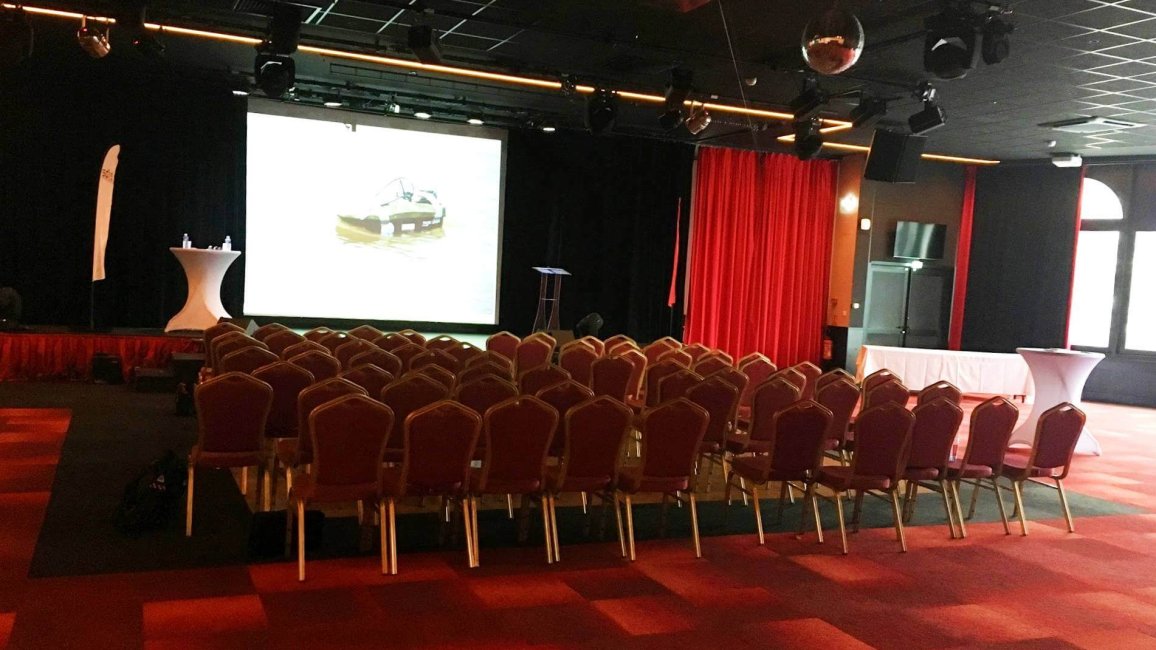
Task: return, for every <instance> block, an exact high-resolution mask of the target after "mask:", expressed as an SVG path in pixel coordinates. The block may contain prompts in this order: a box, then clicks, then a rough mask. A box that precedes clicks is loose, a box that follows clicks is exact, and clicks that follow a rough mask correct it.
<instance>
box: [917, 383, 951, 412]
mask: <svg viewBox="0 0 1156 650" xmlns="http://www.w3.org/2000/svg"><path fill="white" fill-rule="evenodd" d="M941 398H942V399H946V400H947V401H949V402H951V403H952V404H955V405H956V406H959V404H960V402H962V401H963V392H962V391H960V390H959V389H958V388H956V387H955V385H954V384H952V383H951V382H949V381H937V382H935V383H934V384H931V385H930V386H928V387H926V388H924V389H923V390H921V391H919V394H918V395H916V397H915V405H916V406H922V405H923V404H930V403H932V402H934V401H935V400H937V399H941Z"/></svg>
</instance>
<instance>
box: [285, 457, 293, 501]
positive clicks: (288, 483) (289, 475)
mask: <svg viewBox="0 0 1156 650" xmlns="http://www.w3.org/2000/svg"><path fill="white" fill-rule="evenodd" d="M292 491H293V468H292V467H289V466H288V465H286V466H285V507H286V508H288V507H289V506H290V504H289V493H290V492H292Z"/></svg>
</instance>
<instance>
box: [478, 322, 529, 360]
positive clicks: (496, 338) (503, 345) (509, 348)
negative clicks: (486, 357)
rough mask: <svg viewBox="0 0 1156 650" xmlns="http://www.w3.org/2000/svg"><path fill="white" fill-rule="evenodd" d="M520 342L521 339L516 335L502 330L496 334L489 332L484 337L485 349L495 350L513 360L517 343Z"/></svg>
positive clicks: (488, 350)
mask: <svg viewBox="0 0 1156 650" xmlns="http://www.w3.org/2000/svg"><path fill="white" fill-rule="evenodd" d="M521 342H522V339H520V338H518V336H517V335H515V334H512V333H510V332H507V331H504V330H503V331H501V332H498V333H496V334H491V335H490V336H489V337H488V338H487V339H486V351H487V352H497V353H498V354H500V355H502V356H503V357H505V358H506V359H507V360H509V361H511V362H513V360H514V355H515V353H516V351H517V349H518V344H519V343H521Z"/></svg>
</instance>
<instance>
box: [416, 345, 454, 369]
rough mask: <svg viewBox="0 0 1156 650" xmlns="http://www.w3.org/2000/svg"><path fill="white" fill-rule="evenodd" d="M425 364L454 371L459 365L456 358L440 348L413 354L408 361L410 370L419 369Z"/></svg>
mask: <svg viewBox="0 0 1156 650" xmlns="http://www.w3.org/2000/svg"><path fill="white" fill-rule="evenodd" d="M426 366H440V367H442V368H445V369H446V370H449V371H450V372H452V373H456V372H457V371H458V369H459V367H460V366H461V364H459V363H458V360H457V359H455V358H453V357H451V356H450V355H449V354H447V353H445V352H444V351H442V350H426V351H425V352H423V353H421V354H418V355H414V357H413V358H412V359H410V361H409V369H410V370H420V369H422V368H424V367H426Z"/></svg>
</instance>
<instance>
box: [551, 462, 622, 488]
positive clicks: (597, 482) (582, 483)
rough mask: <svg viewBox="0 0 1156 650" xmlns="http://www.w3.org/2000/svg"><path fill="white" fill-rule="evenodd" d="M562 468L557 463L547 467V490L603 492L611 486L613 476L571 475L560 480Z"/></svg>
mask: <svg viewBox="0 0 1156 650" xmlns="http://www.w3.org/2000/svg"><path fill="white" fill-rule="evenodd" d="M561 471H562V469H561V468H560V467H558V466H557V465H552V466H550V467H547V468H546V490H547V491H549V492H602V491H603V490H607V489H609V488H610V483H611V481H613V480H614V477H613V476H609V475H607V476H569V475H567V476H566V478H565V480H559V475H560V474H561Z"/></svg>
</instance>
